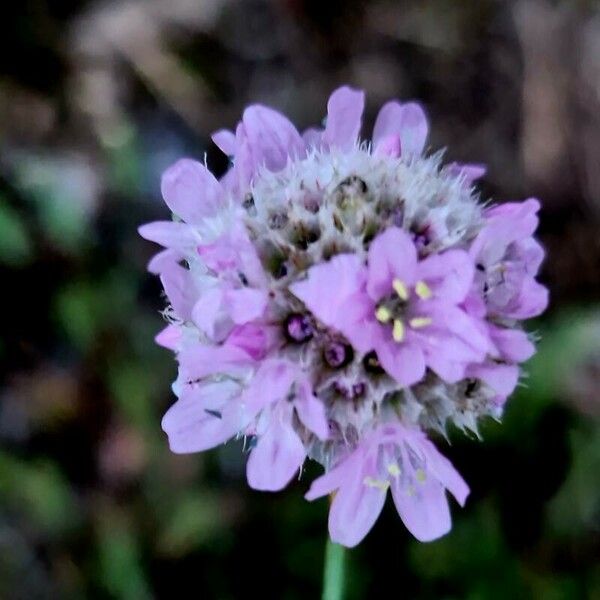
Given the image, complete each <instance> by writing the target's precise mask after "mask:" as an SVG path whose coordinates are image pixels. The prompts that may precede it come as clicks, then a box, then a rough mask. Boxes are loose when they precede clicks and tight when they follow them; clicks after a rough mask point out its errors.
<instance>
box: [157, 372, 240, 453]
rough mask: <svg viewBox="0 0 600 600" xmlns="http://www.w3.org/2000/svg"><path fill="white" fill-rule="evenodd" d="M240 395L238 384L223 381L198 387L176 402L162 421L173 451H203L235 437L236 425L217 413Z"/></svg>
mask: <svg viewBox="0 0 600 600" xmlns="http://www.w3.org/2000/svg"><path fill="white" fill-rule="evenodd" d="M238 392H239V386H238V385H237V384H235V383H233V382H231V381H223V382H220V383H211V384H206V385H204V386H201V387H198V388H197V389H194V390H191V391H189V392H188V393H186V394H185V395H183V396H182V397H181V398H180V399H179V400H177V402H175V404H173V405H172V406H171V408H169V410H168V411H167V412H166V414H165V416H164V417H163V420H162V428H163V430H164V431H165V433H166V434H167V435H168V436H169V446H170V448H171V450H172V451H173V452H176V453H188V452H200V451H202V450H208V449H209V448H214V447H215V446H218V445H219V444H222V443H224V442H226V441H227V440H228V439H230V438H231V437H233V436H234V435H235V434H236V433H237V431H236V428H235V424H234V423H231V422H228V421H227V420H226V419H223V418H219V416H218V413H219V411H220V410H221V409H222V407H223V406H224V405H225V404H226V402H228V401H230V400H231V398H233V397H234V396H236V394H237V393H238Z"/></svg>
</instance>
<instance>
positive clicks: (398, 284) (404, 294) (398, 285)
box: [392, 279, 408, 301]
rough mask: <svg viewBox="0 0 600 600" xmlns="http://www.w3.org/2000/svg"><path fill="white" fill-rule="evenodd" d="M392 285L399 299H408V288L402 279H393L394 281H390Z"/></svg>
mask: <svg viewBox="0 0 600 600" xmlns="http://www.w3.org/2000/svg"><path fill="white" fill-rule="evenodd" d="M392 287H393V288H394V291H395V292H396V294H398V298H400V300H405V301H406V300H408V288H407V287H406V284H405V283H404V281H402V280H401V279H394V281H392Z"/></svg>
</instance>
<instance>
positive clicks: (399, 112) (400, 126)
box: [373, 101, 429, 156]
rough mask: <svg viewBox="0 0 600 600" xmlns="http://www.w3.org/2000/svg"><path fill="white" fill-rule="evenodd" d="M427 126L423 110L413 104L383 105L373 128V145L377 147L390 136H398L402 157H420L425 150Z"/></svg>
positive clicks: (391, 103)
mask: <svg viewBox="0 0 600 600" xmlns="http://www.w3.org/2000/svg"><path fill="white" fill-rule="evenodd" d="M428 130H429V126H428V125H427V117H426V116H425V113H424V112H423V109H422V108H421V107H420V106H419V105H418V104H415V103H414V102H409V103H407V104H400V103H399V102H396V101H392V102H388V103H387V104H385V105H384V106H383V107H382V108H381V110H380V111H379V115H377V120H376V121H375V127H374V128H373V145H374V146H375V147H377V146H378V145H379V144H380V143H382V141H383V140H384V139H385V138H387V137H388V136H390V135H398V136H399V137H400V143H401V147H402V155H403V156H405V155H413V154H414V155H420V154H421V153H422V152H423V148H425V141H426V139H427V133H428Z"/></svg>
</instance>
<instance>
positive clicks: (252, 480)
mask: <svg viewBox="0 0 600 600" xmlns="http://www.w3.org/2000/svg"><path fill="white" fill-rule="evenodd" d="M272 421H273V422H272V423H271V424H270V425H269V427H268V428H267V430H266V431H265V433H264V434H263V435H262V436H261V437H260V439H259V440H258V443H257V445H256V447H255V448H254V449H253V450H252V452H251V453H250V457H249V458H248V464H247V467H246V475H247V478H248V484H249V485H250V487H252V488H254V489H255V490H263V491H270V492H276V491H278V490H281V489H283V488H284V487H285V486H286V485H287V484H288V483H289V482H290V480H291V479H292V477H293V476H294V474H295V473H296V472H297V471H298V469H299V468H300V467H301V466H302V463H303V462H304V459H305V457H306V453H305V451H304V444H302V441H301V440H300V438H299V437H298V434H297V433H296V432H295V431H294V429H293V428H292V427H291V426H290V425H289V424H287V423H286V424H284V423H281V422H279V420H278V418H277V416H273V417H272Z"/></svg>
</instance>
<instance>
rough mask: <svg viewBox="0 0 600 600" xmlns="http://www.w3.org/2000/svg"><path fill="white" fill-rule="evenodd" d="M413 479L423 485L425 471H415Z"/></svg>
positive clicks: (425, 477)
mask: <svg viewBox="0 0 600 600" xmlns="http://www.w3.org/2000/svg"><path fill="white" fill-rule="evenodd" d="M415 477H416V478H417V481H418V482H420V483H423V482H424V481H425V480H426V479H427V474H426V473H425V471H423V469H417V470H416V471H415Z"/></svg>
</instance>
